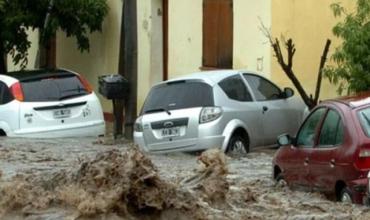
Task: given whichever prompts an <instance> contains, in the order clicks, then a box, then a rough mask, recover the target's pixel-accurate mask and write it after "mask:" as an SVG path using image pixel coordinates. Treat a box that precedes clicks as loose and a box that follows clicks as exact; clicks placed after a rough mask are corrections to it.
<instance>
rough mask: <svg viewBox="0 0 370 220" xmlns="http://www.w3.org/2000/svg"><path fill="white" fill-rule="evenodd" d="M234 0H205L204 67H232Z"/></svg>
mask: <svg viewBox="0 0 370 220" xmlns="http://www.w3.org/2000/svg"><path fill="white" fill-rule="evenodd" d="M232 56H233V0H203V67H210V68H219V69H231V68H232V64H233V60H232Z"/></svg>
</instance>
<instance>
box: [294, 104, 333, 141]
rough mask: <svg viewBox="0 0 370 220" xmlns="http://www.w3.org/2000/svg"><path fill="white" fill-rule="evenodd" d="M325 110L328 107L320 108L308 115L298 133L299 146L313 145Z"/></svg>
mask: <svg viewBox="0 0 370 220" xmlns="http://www.w3.org/2000/svg"><path fill="white" fill-rule="evenodd" d="M325 111H326V108H318V109H317V110H315V111H314V112H313V113H312V114H311V115H309V116H308V118H307V120H306V121H305V122H304V124H303V125H302V127H301V129H300V130H299V133H298V135H297V146H303V147H313V145H314V141H315V133H316V128H317V126H318V124H319V123H320V121H321V118H322V117H323V115H324V113H325Z"/></svg>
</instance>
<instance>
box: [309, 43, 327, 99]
mask: <svg viewBox="0 0 370 220" xmlns="http://www.w3.org/2000/svg"><path fill="white" fill-rule="evenodd" d="M330 44H331V40H329V39H327V40H326V44H325V48H324V51H323V53H322V55H321V60H320V66H319V71H318V75H317V81H316V91H315V98H314V100H313V101H314V103H316V104H317V102H318V101H319V96H320V90H321V81H322V71H323V69H324V66H325V62H326V59H327V56H328V52H329V48H330Z"/></svg>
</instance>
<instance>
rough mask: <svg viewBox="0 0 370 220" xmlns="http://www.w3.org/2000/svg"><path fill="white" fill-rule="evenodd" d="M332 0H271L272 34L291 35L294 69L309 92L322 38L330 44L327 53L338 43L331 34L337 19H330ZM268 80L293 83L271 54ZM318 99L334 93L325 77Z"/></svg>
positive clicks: (349, 1)
mask: <svg viewBox="0 0 370 220" xmlns="http://www.w3.org/2000/svg"><path fill="white" fill-rule="evenodd" d="M334 2H338V1H336V0H320V1H313V0H279V1H277V0H275V1H272V25H271V27H272V35H273V36H274V37H278V38H279V39H280V38H281V37H283V38H285V39H289V38H292V39H293V41H294V43H295V46H296V49H297V51H296V54H295V56H294V63H293V64H294V66H293V68H294V71H295V73H296V74H297V77H298V79H299V80H300V81H301V82H302V84H303V87H304V88H305V90H306V91H307V92H308V93H309V94H314V91H315V87H316V79H317V72H318V68H319V63H320V59H321V54H322V52H323V49H324V46H325V43H326V40H327V39H328V38H330V39H331V40H332V45H331V48H330V52H329V56H331V54H332V53H333V51H334V50H335V48H336V47H337V46H338V44H339V40H338V39H337V38H335V37H334V36H333V34H332V27H334V25H335V24H336V23H338V21H339V19H338V18H334V15H333V12H332V10H331V9H330V4H332V3H334ZM341 2H342V4H343V6H345V7H346V8H349V10H350V9H351V8H353V6H354V4H355V1H353V0H342V1H341ZM271 66H272V79H273V80H274V81H275V82H277V83H278V84H279V85H282V86H290V87H293V85H292V84H291V83H290V81H289V79H288V78H287V77H286V75H285V74H284V72H283V71H282V70H281V68H280V66H279V65H278V63H277V62H276V59H275V57H272V60H271ZM321 88H322V90H321V96H320V99H327V98H332V97H336V96H338V95H337V93H336V87H335V86H333V85H330V84H329V82H328V80H327V79H324V81H323V84H322V87H321Z"/></svg>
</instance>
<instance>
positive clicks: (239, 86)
mask: <svg viewBox="0 0 370 220" xmlns="http://www.w3.org/2000/svg"><path fill="white" fill-rule="evenodd" d="M218 85H219V86H220V87H221V89H222V90H223V91H224V92H225V94H226V95H227V97H229V98H230V99H233V100H236V101H241V102H250V101H252V96H251V94H250V93H249V91H248V89H247V86H246V85H245V83H244V82H243V79H242V78H241V76H240V75H235V76H231V77H228V78H226V79H224V80H222V81H221V82H219V83H218Z"/></svg>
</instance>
